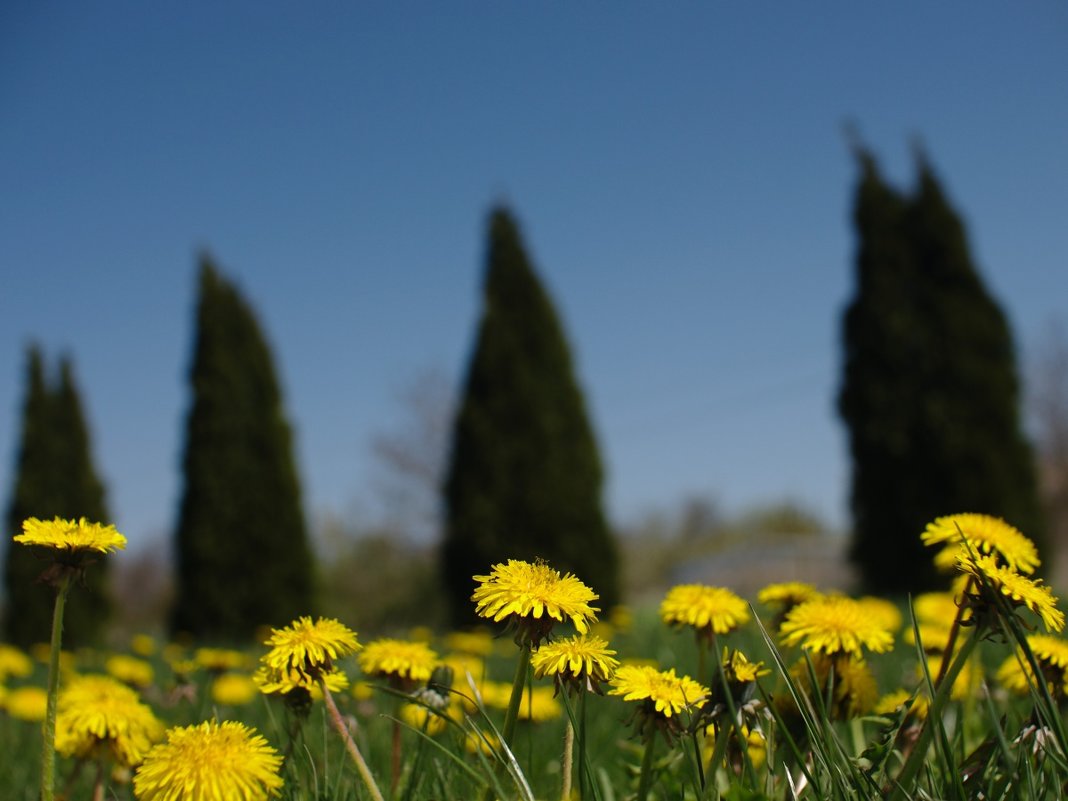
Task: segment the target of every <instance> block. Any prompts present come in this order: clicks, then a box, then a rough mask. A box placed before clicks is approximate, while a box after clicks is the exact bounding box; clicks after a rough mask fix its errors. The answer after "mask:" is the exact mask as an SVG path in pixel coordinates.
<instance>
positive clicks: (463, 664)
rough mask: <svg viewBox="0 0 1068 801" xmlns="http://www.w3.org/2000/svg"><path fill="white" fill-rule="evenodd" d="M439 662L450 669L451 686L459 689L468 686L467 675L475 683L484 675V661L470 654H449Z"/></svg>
mask: <svg viewBox="0 0 1068 801" xmlns="http://www.w3.org/2000/svg"><path fill="white" fill-rule="evenodd" d="M441 664H443V665H445V667H447V668H451V669H452V675H453V682H452V684H453V687H457V688H459V689H461V690H463V689H466V688H467V687H468V681H467V677H468V675H470V676H471V678H472V679H473V680H474V681H475V682H476V683H477V682H479V681H481V680H482V679H483V678H484V677H485V675H486V663H485V662H483V661H482V660H481V659H479V658H478V657H476V656H471V655H470V654H449V655H448V656H446V657H445V658H444V659H442V660H441Z"/></svg>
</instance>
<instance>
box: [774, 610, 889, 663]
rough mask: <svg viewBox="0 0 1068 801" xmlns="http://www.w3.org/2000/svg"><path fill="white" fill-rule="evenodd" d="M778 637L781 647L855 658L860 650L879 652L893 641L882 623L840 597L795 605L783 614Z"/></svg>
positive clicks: (860, 653) (859, 655)
mask: <svg viewBox="0 0 1068 801" xmlns="http://www.w3.org/2000/svg"><path fill="white" fill-rule="evenodd" d="M779 634H780V636H781V637H782V641H783V643H784V644H785V645H800V646H801V647H802V648H805V649H807V650H809V651H819V652H822V653H825V654H828V655H831V654H838V653H847V654H851V655H853V656H855V657H857V658H860V657H861V656H862V654H863V649H864V648H867V649H869V650H871V651H874V652H875V653H883V652H885V651H889V650H890V648H891V646H892V645H893V642H894V638H893V635H892V634H891V633H890V631H889V630H887V628H886V626H885V625H884V624H883V622H882V621H880V620H877V619H876V618H874V617H872V615H871V614H870V612H869V611H868V609H867V608H866V607H865V606H864V604H862V603H860V602H859V601H856V600H853V599H852V598H846V597H845V596H840V595H833V596H827V597H824V598H815V599H813V600H811V601H806V602H805V603H803V604H799V605H798V606H795V607H794V608H793V609H791V610H790V612H789V613H787V615H786V619H785V620H783V622H782V626H780V628H779Z"/></svg>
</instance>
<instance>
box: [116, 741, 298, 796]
mask: <svg viewBox="0 0 1068 801" xmlns="http://www.w3.org/2000/svg"><path fill="white" fill-rule="evenodd" d="M281 766H282V757H281V756H279V754H278V752H277V751H276V750H275V749H274V748H272V747H271V746H270V745H269V744H268V743H267V741H266V740H265V739H264V738H263V737H262V736H261V735H260V734H259V733H257V732H256V730H255V729H252V728H249V727H248V726H245V725H244V724H243V723H237V722H236V721H225V722H223V723H217V722H215V721H210V722H205V723H201V724H199V725H197V726H185V727H178V728H173V729H169V730H168V731H167V741H166V742H165V743H160V744H159V745H156V746H154V747H153V748H152V750H151V751H149V752H148V754H147V755H146V756H145V760H144V762H143V763H142V764H141V767H140V769H138V771H137V773H136V774H135V775H134V795H135V796H136V797H137V798H138V799H139V800H140V801H177V799H181V800H182V801H221V799H227V801H231V799H232V801H265V799H267V798H269V797H271V796H275V795H278V791H279V790H280V789H281V787H282V777H281V776H279V775H278V771H279V768H281Z"/></svg>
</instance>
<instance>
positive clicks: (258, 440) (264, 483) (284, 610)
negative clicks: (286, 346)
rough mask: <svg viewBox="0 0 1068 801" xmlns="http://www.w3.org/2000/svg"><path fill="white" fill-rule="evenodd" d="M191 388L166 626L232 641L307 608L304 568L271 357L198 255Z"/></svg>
mask: <svg viewBox="0 0 1068 801" xmlns="http://www.w3.org/2000/svg"><path fill="white" fill-rule="evenodd" d="M190 383H191V388H192V394H193V402H192V408H191V410H190V412H189V417H188V420H187V425H186V440H185V451H184V455H183V459H182V469H183V474H184V488H183V492H182V497H181V504H180V508H179V519H178V525H177V528H176V531H175V544H176V557H177V587H176V591H177V592H176V599H175V606H174V610H173V614H172V620H171V626H172V630H173V631H175V632H188V633H190V634H194V635H197V636H200V637H206V638H209V639H216V640H238V639H242V638H245V637H248V636H249V635H251V634H252V633H253V631H254V630H255V628H256V627H257V626H261V625H275V626H280V625H285V624H287V623H288V622H289V621H290V620H292V619H293V618H295V617H297V616H299V615H306V614H311V613H312V612H313V610H314V607H313V563H312V553H311V549H310V547H309V543H308V538H307V533H306V529H305V522H304V514H303V511H302V507H301V500H300V489H299V484H298V480H297V471H296V467H295V465H294V461H293V455H292V447H291V433H290V428H289V424H288V423H287V421H286V418H285V415H284V411H283V405H282V397H281V392H280V390H279V386H278V381H277V379H276V378H275V371H274V366H273V363H272V359H271V355H270V351H269V349H268V346H267V343H266V342H265V340H264V338H263V336H262V334H261V333H260V329H259V325H258V324H257V322H256V319H255V316H254V314H253V312H252V309H251V308H250V307H249V305H248V303H247V302H246V301H245V299H244V298H243V297H242V296H241V294H240V293H239V292H238V290H237V289H236V288H235V287H234V286H233V285H231V284H230V283H229V282H227V281H226V280H225V279H224V278H223V277H222V276H220V275H219V273H218V272H217V270H216V269H215V267H214V265H213V263H212V261H211V259H210V258H209V257H207V256H204V257H203V258H202V259H201V264H200V284H199V299H198V304H197V313H196V340H195V344H194V352H193V363H192V369H191V373H190Z"/></svg>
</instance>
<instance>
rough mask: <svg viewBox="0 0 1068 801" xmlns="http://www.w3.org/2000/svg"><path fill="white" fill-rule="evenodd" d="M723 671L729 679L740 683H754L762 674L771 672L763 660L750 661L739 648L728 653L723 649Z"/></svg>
mask: <svg viewBox="0 0 1068 801" xmlns="http://www.w3.org/2000/svg"><path fill="white" fill-rule="evenodd" d="M723 672H724V675H725V676H726V677H727V681H730V682H736V683H738V684H752V683H753V682H755V681H756V680H757V679H758V678H760V677H761V676H766V675H768V674H769V673H771V670H770V669H768V668H766V667H764V663H763V662H750V661H749V658H748V657H747V656H746V655H745V654H743V653H742V652H741V651H739V650H738V649H737V648H736V649H734V650H733V651H730V652H729V653H728V651H727V649H726V648H724V649H723Z"/></svg>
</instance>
